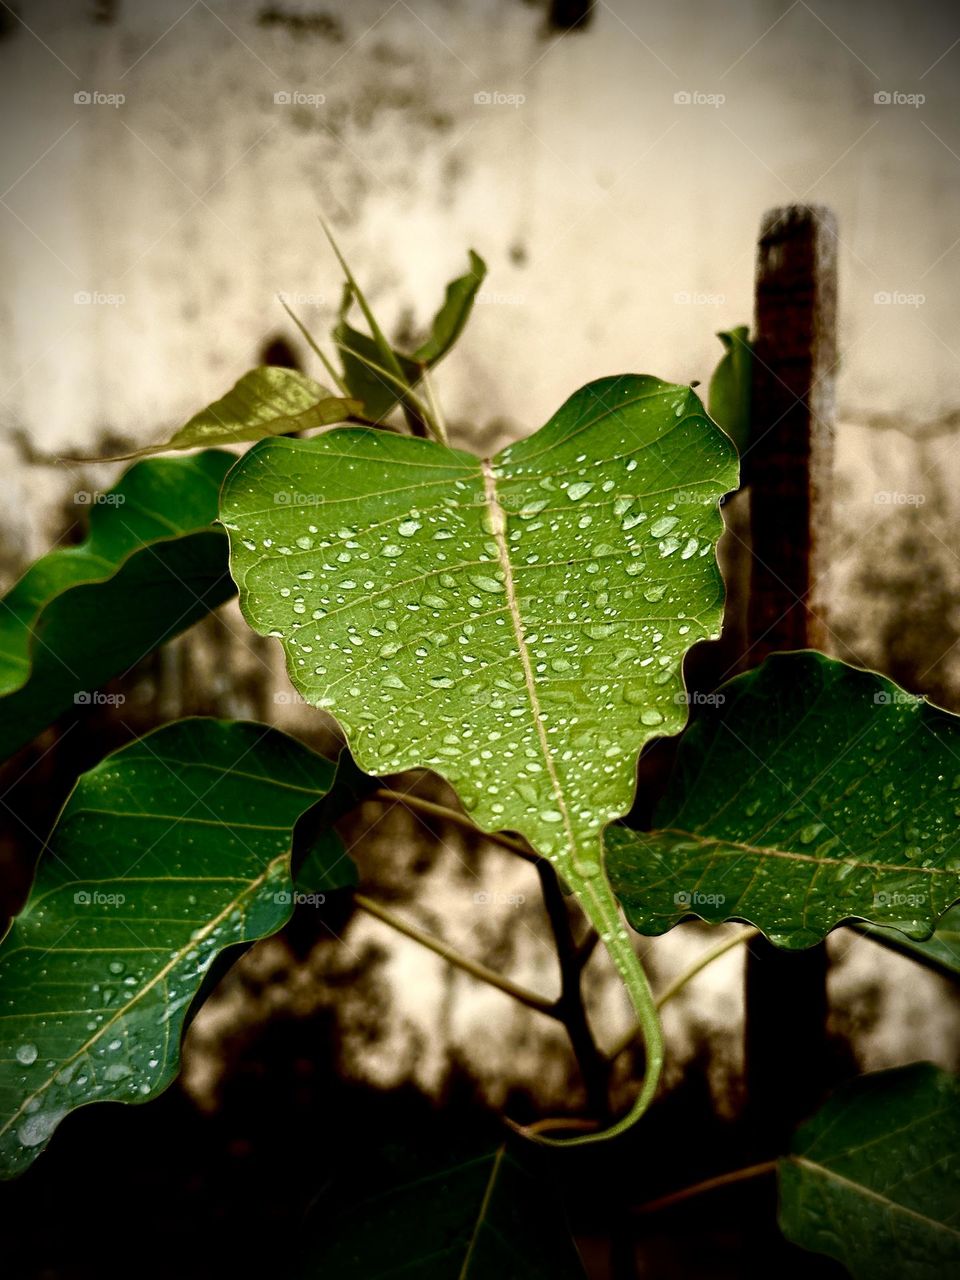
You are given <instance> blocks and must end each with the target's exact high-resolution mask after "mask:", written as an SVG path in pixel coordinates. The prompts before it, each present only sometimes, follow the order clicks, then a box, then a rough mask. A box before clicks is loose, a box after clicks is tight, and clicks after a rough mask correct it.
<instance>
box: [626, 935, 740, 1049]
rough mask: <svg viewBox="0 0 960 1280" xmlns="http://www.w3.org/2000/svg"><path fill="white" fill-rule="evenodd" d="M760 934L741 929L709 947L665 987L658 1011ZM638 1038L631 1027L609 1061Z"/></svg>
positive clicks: (660, 996)
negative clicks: (697, 977)
mask: <svg viewBox="0 0 960 1280" xmlns="http://www.w3.org/2000/svg"><path fill="white" fill-rule="evenodd" d="M759 933H760V930H759V929H754V928H753V927H749V928H745V929H741V930H740V932H739V933H735V934H732V935H731V936H730V937H729V938H724V940H723V941H722V942H718V943H717V944H716V946H713V947H708V948H707V949H706V951H704V952H702V953H701V954H700V955H699V956H697V958H696V960H694V962H693V964H692V965H690V967H689V968H688V969H684V970H683V972H682V973H680V974H679V975H678V976H677V977H676V978H674V980H673V981H672V982H671V983H669V984H668V985H667V986H666V987H664V989H663V991H661V993H660V994H659V995H658V996H657V998H656V1004H657V1008H658V1009H662V1008H663V1006H664V1005H665V1004H666V1003H667V1001H668V1000H672V999H673V997H674V996H675V995H676V994H677V993H678V992H679V991H682V990H683V988H684V987H685V986H686V985H687V983H688V982H689V981H690V979H691V978H695V977H696V976H697V974H698V973H699V972H700V971H701V969H705V968H706V967H707V965H709V964H713V962H714V960H719V958H720V957H721V956H723V955H726V954H727V952H728V951H732V950H733V948H734V947H739V946H740V944H741V943H743V942H749V941H750V939H751V938H755V937H757V936H758V934H759ZM636 1038H637V1028H636V1027H631V1028H630V1031H629V1032H628V1033H627V1034H626V1035H625V1036H624V1037H623V1039H622V1040H620V1041H619V1042H618V1043H617V1044H616V1045H614V1047H613V1049H611V1050H610V1053H609V1055H608V1059H607V1060H608V1061H609V1062H613V1061H614V1060H615V1059H617V1058H619V1056H620V1054H621V1053H624V1052H626V1050H627V1049H629V1048H630V1046H631V1045H632V1044H633V1042H634V1040H636Z"/></svg>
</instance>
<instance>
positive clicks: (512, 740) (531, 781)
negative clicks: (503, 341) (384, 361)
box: [221, 376, 736, 1106]
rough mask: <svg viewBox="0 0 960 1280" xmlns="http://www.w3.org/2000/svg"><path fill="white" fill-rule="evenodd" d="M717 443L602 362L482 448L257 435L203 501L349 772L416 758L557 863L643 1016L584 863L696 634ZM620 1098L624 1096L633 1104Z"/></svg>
mask: <svg viewBox="0 0 960 1280" xmlns="http://www.w3.org/2000/svg"><path fill="white" fill-rule="evenodd" d="M735 483H736V458H735V453H734V449H733V446H732V445H731V444H730V442H729V440H727V438H726V436H724V435H722V433H721V432H719V431H718V430H717V428H716V427H715V426H714V425H713V424H712V423H711V422H710V421H709V420H708V419H707V417H706V415H705V414H704V412H703V407H702V405H701V404H700V401H699V400H698V399H697V396H696V395H695V393H694V392H693V391H692V390H691V389H690V388H689V387H682V386H674V385H671V384H669V383H664V382H660V381H659V380H658V379H655V378H645V377H633V376H624V377H620V378H607V379H604V380H602V381H600V382H595V383H592V384H591V385H590V386H588V387H585V388H584V389H583V390H581V391H579V392H578V393H577V394H576V395H574V396H573V397H571V399H570V400H568V401H567V403H566V404H565V405H564V406H563V407H562V408H561V409H560V410H559V412H558V413H557V414H556V415H555V416H554V417H553V418H552V419H551V420H550V422H549V423H547V425H546V426H545V427H543V428H542V430H540V431H538V432H537V433H536V434H535V435H533V436H531V437H529V438H528V439H526V440H523V441H521V442H520V443H518V444H515V445H511V446H510V447H509V448H508V449H505V450H504V451H503V452H502V453H500V454H498V455H497V457H496V458H494V459H492V460H481V459H479V458H476V457H474V456H473V455H472V454H469V453H465V452H462V451H459V450H454V449H449V448H447V447H445V446H443V445H440V444H435V443H433V442H429V441H424V440H416V439H411V438H409V437H405V436H400V435H394V434H388V433H386V432H382V431H373V430H352V429H344V430H336V431H333V432H330V433H328V434H327V435H324V436H319V437H317V438H315V439H313V440H272V441H263V442H261V443H260V444H259V445H256V446H255V447H254V448H253V449H252V450H251V451H250V453H248V454H247V455H246V456H245V457H244V458H243V459H242V460H241V461H240V463H239V464H238V466H237V467H236V468H235V469H234V470H233V471H232V472H231V474H230V476H229V477H228V480H227V482H226V484H225V486H224V490H223V495H222V500H221V516H222V519H223V522H224V525H225V526H226V528H227V529H228V531H229V533H230V537H231V546H232V551H231V564H232V571H233V574H234V577H235V578H236V580H237V583H238V585H239V586H240V595H241V606H242V608H243V611H244V614H245V616H246V618H247V620H248V621H249V623H250V624H251V626H253V627H254V629H255V630H257V631H259V632H260V633H261V634H264V635H272V636H275V637H277V638H279V639H280V640H281V642H282V644H283V647H284V650H285V653H286V656H287V665H288V670H289V673H290V677H291V679H292V681H293V682H294V684H295V685H296V687H297V689H298V690H299V691H300V692H301V693H302V694H303V696H304V697H305V698H306V700H307V701H308V702H310V703H312V704H314V705H315V706H319V707H324V708H327V709H328V710H330V711H332V712H333V713H335V714H336V715H337V717H338V719H339V720H340V723H341V724H342V725H343V728H344V730H345V732H346V734H347V736H348V738H349V741H350V744H351V749H352V751H353V755H354V757H355V759H356V760H357V762H358V764H359V765H360V767H361V768H362V769H364V770H366V771H367V772H368V773H371V774H376V775H383V774H389V773H395V772H399V771H401V770H403V769H408V768H413V767H417V766H419V767H424V766H426V767H429V768H432V769H435V770H436V771H437V772H438V773H440V774H442V775H443V776H444V777H446V778H448V779H449V780H450V782H451V783H452V784H453V785H454V786H455V787H456V788H457V790H458V792H459V794H460V796H461V799H462V800H463V803H464V805H465V806H466V807H467V809H468V810H469V811H470V812H471V814H472V816H473V818H474V820H475V821H476V822H477V823H478V825H479V826H481V827H482V828H484V829H487V830H500V829H508V830H512V831H518V832H520V833H522V834H523V835H525V836H526V837H527V838H528V839H529V840H530V841H531V843H532V844H533V845H534V847H535V848H536V849H537V850H539V851H540V852H541V853H542V854H543V855H544V856H546V857H549V858H550V859H551V860H552V861H553V862H554V863H555V865H556V868H557V870H558V872H559V873H560V875H561V876H562V877H563V879H564V880H565V882H566V883H567V885H568V886H569V887H570V888H571V889H572V890H573V891H574V892H576V893H577V894H578V896H579V898H580V901H581V903H582V904H583V907H584V910H585V911H586V912H587V914H588V915H589V916H590V919H591V920H592V921H593V922H594V923H595V924H596V925H597V928H598V931H599V932H600V933H601V934H602V936H603V939H604V943H605V945H606V946H607V947H608V948H609V949H610V951H611V953H612V954H613V956H614V959H615V961H616V963H617V964H618V965H619V966H620V967H621V971H622V972H623V973H624V975H625V978H626V980H627V982H628V986H629V989H630V992H631V996H632V998H633V999H634V1002H635V1005H636V1007H637V1010H638V1013H640V1015H641V1017H642V1018H646V1019H647V1030H648V1031H649V1035H650V1040H649V1041H648V1047H649V1048H650V1050H651V1054H652V1057H651V1061H652V1062H653V1067H652V1069H651V1073H650V1076H651V1078H652V1079H653V1081H654V1083H655V1078H656V1067H657V1066H658V1061H659V1060H658V1058H657V1053H656V1052H654V1050H655V1049H656V1047H657V1046H656V1045H655V1044H654V1041H655V1039H656V1037H657V1036H658V1035H659V1029H658V1026H657V1024H656V1019H655V1015H654V1014H652V1012H651V1009H652V1001H651V1000H650V998H649V992H648V990H647V988H646V983H645V979H644V977H643V973H642V970H641V968H640V966H639V964H638V962H637V960H636V956H635V953H634V951H633V949H632V947H631V944H630V942H629V939H628V937H627V934H626V931H625V930H624V929H623V928H622V924H621V921H620V917H619V913H618V910H617V906H616V903H615V902H614V900H613V898H612V896H611V894H610V890H609V886H608V884H607V882H606V880H605V878H604V876H603V871H602V866H601V849H600V833H601V829H602V827H603V825H604V824H605V823H606V822H608V821H609V820H610V819H611V818H613V817H616V816H617V815H619V814H622V813H624V812H625V811H626V810H627V809H628V808H629V807H630V803H631V800H632V797H633V791H634V786H635V762H636V756H637V753H638V751H639V750H640V748H641V747H642V746H643V745H644V743H645V742H647V741H649V739H651V738H653V737H656V736H659V735H662V734H666V733H675V732H676V731H677V730H678V729H679V728H680V727H681V726H682V725H683V723H684V721H685V719H686V715H687V707H686V699H685V696H684V694H683V678H682V675H681V663H682V660H683V656H684V654H685V653H686V651H687V650H688V649H689V648H690V646H691V645H693V644H694V643H696V641H697V640H701V639H704V638H707V637H712V636H715V635H716V634H717V632H718V631H719V626H720V616H721V612H722V607H723V584H722V581H721V579H720V575H719V571H718V569H717V565H716V560H715V556H714V548H715V545H716V542H717V539H718V537H719V535H720V531H721V527H722V522H721V517H720V514H719V511H718V501H719V498H720V496H721V495H722V494H723V493H725V492H727V491H728V490H729V489H730V488H731V487H733V486H734V485H735ZM648 1100H649V1096H648V1095H643V1096H642V1099H641V1102H640V1103H638V1106H642V1105H645V1104H646V1102H647V1101H648Z"/></svg>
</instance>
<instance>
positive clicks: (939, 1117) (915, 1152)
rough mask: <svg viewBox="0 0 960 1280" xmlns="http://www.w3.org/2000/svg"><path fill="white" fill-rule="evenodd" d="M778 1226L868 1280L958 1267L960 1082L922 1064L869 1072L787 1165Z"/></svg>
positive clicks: (826, 1112)
mask: <svg viewBox="0 0 960 1280" xmlns="http://www.w3.org/2000/svg"><path fill="white" fill-rule="evenodd" d="M779 1181H780V1226H781V1229H782V1230H783V1233H784V1235H786V1236H787V1238H788V1239H790V1240H792V1241H793V1242H794V1243H795V1244H798V1245H801V1246H802V1247H803V1248H805V1249H811V1250H813V1251H815V1252H817V1253H826V1254H829V1255H830V1256H831V1257H833V1258H837V1259H838V1260H839V1261H840V1262H842V1263H843V1265H844V1266H845V1267H846V1268H847V1269H848V1270H849V1271H850V1273H851V1275H853V1276H855V1277H857V1278H858V1280H859V1278H860V1277H862V1278H863V1280H943V1277H945V1276H949V1275H957V1274H958V1270H960V1082H958V1081H957V1079H956V1078H955V1077H954V1076H948V1075H946V1074H945V1073H944V1072H942V1071H938V1070H937V1069H936V1068H935V1067H932V1066H928V1065H926V1064H921V1065H919V1066H912V1067H907V1068H903V1069H900V1070H897V1071H884V1072H881V1073H878V1074H876V1075H869V1076H863V1077H861V1078H860V1079H859V1080H857V1081H855V1082H854V1083H853V1084H852V1085H851V1086H850V1087H848V1088H846V1089H844V1090H842V1091H841V1092H839V1093H838V1094H836V1095H835V1096H834V1097H833V1098H831V1099H830V1100H829V1102H827V1103H826V1105H825V1106H824V1107H823V1108H822V1109H821V1110H820V1111H819V1112H818V1113H817V1115H816V1116H815V1117H814V1118H813V1119H812V1120H810V1121H809V1122H808V1123H807V1124H805V1125H803V1126H802V1128H801V1129H799V1130H798V1132H797V1135H796V1137H795V1139H794V1142H793V1149H792V1153H791V1154H790V1155H789V1156H786V1157H785V1158H784V1159H782V1160H781V1161H780V1162H779Z"/></svg>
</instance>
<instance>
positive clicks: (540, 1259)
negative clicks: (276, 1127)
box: [296, 1148, 584, 1280]
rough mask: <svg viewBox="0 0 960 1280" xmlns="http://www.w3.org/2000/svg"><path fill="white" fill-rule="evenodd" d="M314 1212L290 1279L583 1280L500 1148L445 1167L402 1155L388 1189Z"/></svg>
mask: <svg viewBox="0 0 960 1280" xmlns="http://www.w3.org/2000/svg"><path fill="white" fill-rule="evenodd" d="M371 1181H373V1183H374V1188H375V1190H374V1193H373V1194H372V1195H369V1198H363V1199H360V1201H359V1203H358V1202H357V1200H353V1201H352V1203H350V1204H349V1205H345V1206H343V1207H342V1208H340V1209H339V1211H338V1212H337V1213H336V1214H335V1215H334V1214H325V1213H324V1212H323V1210H324V1207H325V1206H324V1205H323V1203H322V1202H321V1204H320V1205H319V1206H318V1210H317V1212H316V1213H315V1214H314V1220H313V1221H312V1222H310V1223H308V1225H307V1230H306V1232H305V1233H304V1234H305V1236H306V1238H307V1239H308V1240H309V1241H310V1244H309V1245H308V1246H307V1248H306V1249H305V1256H306V1258H307V1261H306V1263H305V1264H304V1265H303V1267H302V1268H301V1269H300V1270H299V1271H298V1272H297V1273H296V1274H297V1276H298V1280H308V1278H312V1277H317V1280H319V1278H320V1277H331V1278H332V1277H336V1280H375V1278H376V1280H394V1278H395V1280H400V1278H401V1277H402V1278H403V1280H508V1278H509V1277H518V1280H519V1277H522V1278H523V1280H583V1277H584V1270H583V1264H582V1263H581V1261H580V1258H579V1255H578V1253H577V1250H576V1247H575V1245H574V1244H573V1241H572V1240H571V1239H570V1233H569V1230H568V1228H567V1225H566V1222H565V1221H564V1216H563V1211H562V1208H561V1207H560V1205H559V1204H558V1203H557V1202H556V1201H555V1200H553V1199H552V1198H551V1197H550V1195H549V1193H548V1192H547V1191H546V1190H545V1188H544V1187H543V1185H542V1182H541V1181H540V1180H539V1179H537V1178H536V1177H534V1176H533V1175H532V1173H531V1172H530V1170H528V1169H527V1168H526V1167H525V1164H524V1163H523V1162H522V1161H521V1159H520V1158H518V1157H517V1156H515V1155H513V1154H512V1153H510V1152H505V1151H504V1150H503V1149H502V1148H501V1149H499V1150H496V1151H487V1152H485V1153H484V1154H482V1155H478V1156H474V1157H473V1158H472V1159H466V1160H457V1161H455V1162H450V1163H448V1164H445V1165H438V1164H437V1163H436V1162H435V1161H434V1162H433V1163H432V1164H429V1165H425V1162H424V1161H423V1160H422V1159H421V1158H419V1155H418V1153H417V1151H416V1150H411V1151H410V1152H409V1153H407V1158H406V1160H405V1167H404V1168H403V1171H402V1174H401V1176H400V1177H399V1178H398V1180H397V1182H396V1184H395V1185H393V1186H390V1187H386V1188H384V1187H383V1186H382V1179H381V1177H380V1175H379V1170H377V1171H375V1172H374V1173H373V1174H372V1176H371Z"/></svg>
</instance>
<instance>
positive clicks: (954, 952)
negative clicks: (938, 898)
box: [860, 907, 960, 978]
mask: <svg viewBox="0 0 960 1280" xmlns="http://www.w3.org/2000/svg"><path fill="white" fill-rule="evenodd" d="M860 931H861V932H862V933H865V934H866V935H867V936H868V937H870V938H873V939H875V940H876V941H877V942H882V943H883V945H884V946H885V947H889V948H890V949H891V950H892V951H900V952H902V953H903V954H904V955H906V956H910V957H911V958H912V959H914V960H920V961H922V962H923V963H924V964H926V965H929V966H930V968H932V969H939V970H940V971H941V972H942V973H945V974H947V975H948V977H951V978H960V907H951V908H950V910H949V911H948V912H947V913H946V915H944V916H942V917H941V919H940V923H939V924H938V925H937V927H936V929H935V930H934V932H933V934H932V936H931V937H929V938H927V939H926V940H925V941H918V940H917V939H916V938H908V937H907V935H906V934H904V933H901V932H900V930H899V929H890V928H886V927H884V926H882V925H875V926H872V927H871V926H868V925H862V926H861V927H860Z"/></svg>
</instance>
